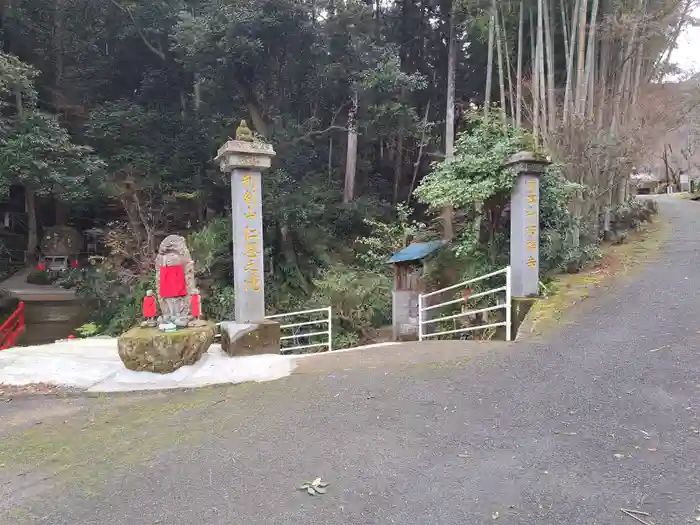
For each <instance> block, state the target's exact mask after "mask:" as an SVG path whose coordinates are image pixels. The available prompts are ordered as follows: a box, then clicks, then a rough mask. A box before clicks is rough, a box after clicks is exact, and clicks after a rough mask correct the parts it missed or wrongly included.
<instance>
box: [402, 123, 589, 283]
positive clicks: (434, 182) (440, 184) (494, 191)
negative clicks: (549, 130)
mask: <svg viewBox="0 0 700 525" xmlns="http://www.w3.org/2000/svg"><path fill="white" fill-rule="evenodd" d="M532 148H533V141H532V137H530V136H529V135H527V134H525V133H523V132H522V131H520V130H516V129H515V128H513V126H511V125H510V124H509V123H508V122H507V121H504V120H501V119H498V118H493V117H492V118H490V119H485V118H484V117H483V116H482V115H481V114H480V113H476V112H475V111H473V112H472V113H471V116H470V127H469V129H468V130H467V131H465V132H464V133H462V134H460V135H459V137H458V139H457V141H456V145H455V158H454V159H453V160H451V161H447V160H446V161H443V162H441V163H439V164H437V165H436V166H435V167H434V170H433V171H432V173H430V174H429V175H427V176H426V177H425V178H424V179H423V181H422V182H421V184H420V186H419V187H418V188H417V189H416V192H415V193H416V195H417V197H418V198H419V200H420V201H421V202H423V203H425V204H427V205H428V206H429V207H430V209H433V210H438V209H440V208H442V207H444V206H446V205H448V204H450V203H454V204H455V207H456V208H458V209H461V210H463V211H464V217H465V219H464V220H463V221H462V222H461V223H459V224H458V226H459V228H458V230H457V231H456V238H455V241H454V243H453V245H452V250H451V253H449V252H448V253H445V254H441V255H440V257H438V260H437V261H436V264H434V265H433V266H432V268H431V270H430V274H429V278H430V279H431V280H432V282H433V284H434V285H435V286H438V285H443V286H444V285H449V284H453V283H454V282H458V281H459V280H462V279H468V278H471V277H475V276H477V275H483V274H486V273H490V272H492V271H494V270H497V269H500V268H503V267H505V266H507V265H508V264H509V252H510V249H509V243H510V225H509V218H508V214H507V211H506V210H507V206H508V203H509V199H510V193H511V190H512V187H513V181H514V174H513V173H512V171H511V170H510V169H508V168H505V167H504V162H505V161H506V159H507V158H508V157H509V156H510V155H512V154H514V153H516V152H518V151H522V150H524V149H532ZM582 189H583V188H582V187H581V186H580V185H578V184H574V183H571V182H569V181H567V180H566V179H565V178H564V176H563V175H562V173H561V170H560V167H559V166H556V165H553V166H550V167H549V168H548V169H547V170H546V172H545V173H544V174H543V175H542V176H541V177H540V267H541V273H542V274H543V276H546V275H547V273H548V272H553V271H560V270H569V271H571V269H572V268H576V270H578V269H580V268H582V267H583V266H585V265H586V264H589V263H590V262H593V261H595V260H597V258H598V256H599V253H600V251H599V249H598V242H599V241H598V238H597V236H596V235H595V234H594V233H592V232H589V231H586V230H582V227H581V225H580V224H579V221H577V220H576V219H575V218H574V217H573V216H572V215H571V213H570V212H569V209H568V204H569V202H570V200H571V199H572V198H573V197H574V196H575V195H576V194H577V192H580V191H581V190H582ZM455 267H456V268H461V269H462V271H461V272H460V274H459V275H452V276H449V275H448V274H449V273H450V272H449V270H450V268H455ZM491 284H492V283H490V282H483V283H481V285H480V286H478V287H477V288H480V287H484V289H486V288H489V287H492V286H491ZM474 291H475V292H478V291H479V289H476V288H475V290H474Z"/></svg>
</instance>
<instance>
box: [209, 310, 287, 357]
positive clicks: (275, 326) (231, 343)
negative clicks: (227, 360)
mask: <svg viewBox="0 0 700 525" xmlns="http://www.w3.org/2000/svg"><path fill="white" fill-rule="evenodd" d="M219 330H220V332H221V349H222V350H223V351H224V352H226V353H227V354H228V355H230V356H242V355H259V354H279V353H280V325H279V323H276V322H275V321H270V320H267V319H266V320H264V321H259V322H256V323H251V324H238V323H233V322H224V323H221V325H220V326H219Z"/></svg>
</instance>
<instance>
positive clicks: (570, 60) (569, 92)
mask: <svg viewBox="0 0 700 525" xmlns="http://www.w3.org/2000/svg"><path fill="white" fill-rule="evenodd" d="M563 1H564V0H562V2H563ZM581 2H582V0H576V5H575V6H574V13H573V19H572V21H571V30H570V31H569V52H568V54H567V55H566V86H565V87H564V111H563V115H562V124H563V125H564V126H566V125H568V124H569V115H570V114H571V106H572V105H573V104H572V98H573V94H574V91H573V90H574V56H575V50H576V29H577V28H578V17H579V13H580V11H581V9H580V5H581Z"/></svg>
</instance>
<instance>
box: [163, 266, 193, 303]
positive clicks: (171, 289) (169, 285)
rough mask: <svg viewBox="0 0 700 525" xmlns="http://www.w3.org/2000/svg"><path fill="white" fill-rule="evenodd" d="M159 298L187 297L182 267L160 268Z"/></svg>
mask: <svg viewBox="0 0 700 525" xmlns="http://www.w3.org/2000/svg"><path fill="white" fill-rule="evenodd" d="M159 285H160V296H161V297H184V296H185V295H187V283H186V282H185V269H184V268H183V267H182V265H177V266H161V267H160V283H159Z"/></svg>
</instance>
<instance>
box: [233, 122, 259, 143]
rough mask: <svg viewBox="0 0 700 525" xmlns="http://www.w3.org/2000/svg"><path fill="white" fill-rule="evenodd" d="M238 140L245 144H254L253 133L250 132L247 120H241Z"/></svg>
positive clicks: (238, 128) (237, 131)
mask: <svg viewBox="0 0 700 525" xmlns="http://www.w3.org/2000/svg"><path fill="white" fill-rule="evenodd" d="M236 140H242V141H244V142H253V140H255V139H254V137H253V132H252V131H250V128H249V127H248V123H247V122H246V121H245V119H243V120H241V124H240V125H239V126H238V127H237V128H236Z"/></svg>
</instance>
